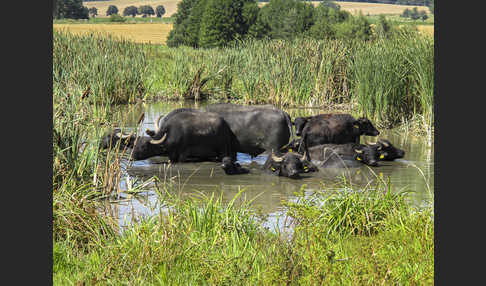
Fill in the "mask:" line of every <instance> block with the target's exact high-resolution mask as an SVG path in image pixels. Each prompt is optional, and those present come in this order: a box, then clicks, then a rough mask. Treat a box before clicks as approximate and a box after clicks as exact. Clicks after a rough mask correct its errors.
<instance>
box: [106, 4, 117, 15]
mask: <svg viewBox="0 0 486 286" xmlns="http://www.w3.org/2000/svg"><path fill="white" fill-rule="evenodd" d="M113 14H118V8H117V7H116V6H115V5H110V6H108V9H107V10H106V15H107V16H110V15H113Z"/></svg>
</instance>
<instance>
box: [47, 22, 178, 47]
mask: <svg viewBox="0 0 486 286" xmlns="http://www.w3.org/2000/svg"><path fill="white" fill-rule="evenodd" d="M53 27H54V29H56V30H68V31H69V32H71V33H73V34H88V33H93V32H94V33H102V34H105V33H108V34H111V35H113V36H115V37H120V38H124V39H127V40H130V41H134V42H137V43H152V44H165V41H166V39H167V36H168V35H169V32H170V30H172V23H138V24H54V25H53Z"/></svg>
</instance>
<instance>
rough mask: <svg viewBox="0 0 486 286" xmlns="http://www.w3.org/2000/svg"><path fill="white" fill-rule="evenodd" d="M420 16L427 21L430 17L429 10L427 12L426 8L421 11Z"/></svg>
mask: <svg viewBox="0 0 486 286" xmlns="http://www.w3.org/2000/svg"><path fill="white" fill-rule="evenodd" d="M419 16H420V19H422V21H425V20H427V19H428V18H429V16H428V15H427V12H425V11H424V10H422V11H420V13H419Z"/></svg>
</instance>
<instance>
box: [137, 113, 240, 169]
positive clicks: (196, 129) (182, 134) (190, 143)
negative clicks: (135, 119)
mask: <svg viewBox="0 0 486 286" xmlns="http://www.w3.org/2000/svg"><path fill="white" fill-rule="evenodd" d="M147 134H148V135H150V138H151V139H150V140H143V141H142V142H140V143H141V144H135V146H134V150H133V153H132V156H133V158H134V159H135V160H144V159H147V158H149V157H152V156H159V155H161V154H167V156H168V157H169V160H170V161H171V162H173V163H176V162H186V161H187V160H188V159H189V158H198V159H200V160H201V161H204V160H209V161H213V160H215V159H216V160H218V161H221V160H222V159H223V158H224V157H226V156H228V157H230V158H231V159H232V160H233V161H235V160H236V148H235V147H236V146H237V141H236V138H235V136H234V134H233V133H232V132H231V129H230V128H229V126H228V124H227V123H226V121H225V120H224V119H223V118H222V117H220V116H219V115H218V114H216V113H211V112H201V111H192V110H183V111H178V112H174V113H173V114H172V115H171V116H170V117H169V118H167V117H166V118H165V120H164V121H163V123H162V124H161V126H160V129H157V130H156V131H147Z"/></svg>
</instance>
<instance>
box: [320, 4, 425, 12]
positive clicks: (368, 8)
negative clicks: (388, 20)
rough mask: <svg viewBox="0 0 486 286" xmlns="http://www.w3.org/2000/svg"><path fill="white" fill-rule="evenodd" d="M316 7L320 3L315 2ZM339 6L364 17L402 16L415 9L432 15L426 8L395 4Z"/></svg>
mask: <svg viewBox="0 0 486 286" xmlns="http://www.w3.org/2000/svg"><path fill="white" fill-rule="evenodd" d="M313 3H315V4H316V5H317V4H318V3H319V2H313ZM336 3H337V4H338V5H339V6H341V9H342V10H346V11H349V12H351V13H352V14H358V13H359V11H361V12H362V13H363V15H368V14H370V15H378V14H387V15H393V14H402V13H403V11H404V10H405V9H407V8H408V9H410V10H411V9H413V8H414V7H417V10H419V11H421V10H424V11H425V12H427V13H430V11H429V8H428V7H425V6H409V5H393V4H381V3H364V2H336Z"/></svg>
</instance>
